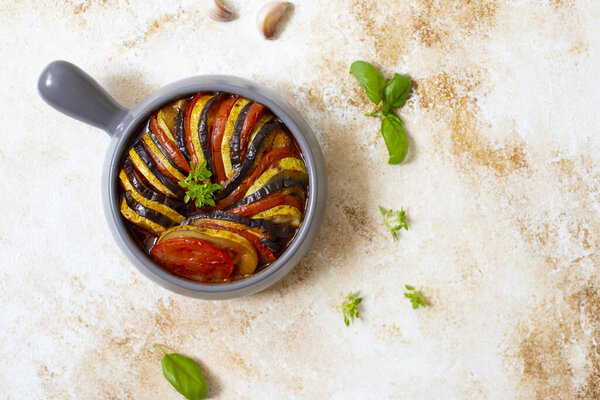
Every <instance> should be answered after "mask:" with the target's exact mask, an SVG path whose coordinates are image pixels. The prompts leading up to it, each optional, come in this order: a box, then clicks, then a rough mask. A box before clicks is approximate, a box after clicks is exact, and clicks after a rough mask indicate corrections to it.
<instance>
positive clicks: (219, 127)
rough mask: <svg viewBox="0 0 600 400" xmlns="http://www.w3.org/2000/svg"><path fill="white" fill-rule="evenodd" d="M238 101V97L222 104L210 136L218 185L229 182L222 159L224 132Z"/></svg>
mask: <svg viewBox="0 0 600 400" xmlns="http://www.w3.org/2000/svg"><path fill="white" fill-rule="evenodd" d="M237 99H238V96H234V97H230V98H228V99H227V100H225V101H223V102H222V103H221V105H220V106H219V109H218V111H217V116H216V118H215V123H214V125H213V128H212V132H211V135H210V151H211V152H212V156H213V162H214V164H215V175H216V178H217V183H221V182H225V181H226V180H227V176H226V175H225V168H224V167H223V158H222V157H221V142H222V141H223V132H225V125H227V118H228V117H229V113H230V112H231V107H233V105H234V104H235V102H236V101H237Z"/></svg>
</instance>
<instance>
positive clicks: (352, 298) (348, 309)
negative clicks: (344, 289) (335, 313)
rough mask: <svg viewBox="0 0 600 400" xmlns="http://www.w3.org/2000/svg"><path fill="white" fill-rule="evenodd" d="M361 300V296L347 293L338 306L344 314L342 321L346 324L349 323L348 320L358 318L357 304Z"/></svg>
mask: <svg viewBox="0 0 600 400" xmlns="http://www.w3.org/2000/svg"><path fill="white" fill-rule="evenodd" d="M361 301H362V297H357V296H356V295H354V294H352V293H349V294H348V296H346V299H345V300H344V302H343V303H342V305H341V306H338V308H339V309H340V310H342V314H344V323H345V324H346V326H349V325H350V321H354V318H358V305H359V304H360V302H361Z"/></svg>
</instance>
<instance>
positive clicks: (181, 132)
mask: <svg viewBox="0 0 600 400" xmlns="http://www.w3.org/2000/svg"><path fill="white" fill-rule="evenodd" d="M186 109H187V107H183V108H181V109H180V110H179V114H177V118H176V119H175V143H177V148H178V149H179V151H180V152H181V154H183V156H184V157H185V159H186V160H187V161H188V162H189V161H190V160H191V157H190V153H189V152H188V149H187V147H185V121H186V118H185V115H186Z"/></svg>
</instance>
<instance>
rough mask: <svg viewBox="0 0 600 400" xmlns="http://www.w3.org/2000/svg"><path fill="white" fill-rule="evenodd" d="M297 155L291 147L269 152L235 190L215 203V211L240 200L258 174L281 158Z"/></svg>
mask: <svg viewBox="0 0 600 400" xmlns="http://www.w3.org/2000/svg"><path fill="white" fill-rule="evenodd" d="M297 155H298V152H297V151H296V149H294V148H293V147H284V148H281V149H275V150H271V151H270V152H268V153H267V154H265V155H264V156H263V157H262V158H261V159H260V162H259V163H258V165H257V166H256V167H254V169H253V170H252V171H250V173H248V175H247V176H246V178H245V179H244V180H243V181H242V182H240V184H239V185H238V186H237V187H236V188H235V190H234V191H233V192H231V193H230V194H229V195H228V196H227V197H225V198H224V199H221V200H219V202H217V204H216V205H215V208H216V209H217V210H222V209H224V208H225V207H227V206H229V205H231V204H233V203H235V202H236V201H239V200H241V199H242V197H244V194H246V191H247V190H248V189H249V188H250V186H252V184H253V183H254V181H255V180H256V179H257V178H258V177H259V176H260V174H262V173H263V172H265V171H266V170H267V169H268V168H270V167H271V166H272V165H273V164H275V163H277V162H279V160H281V159H282V158H285V157H294V156H297Z"/></svg>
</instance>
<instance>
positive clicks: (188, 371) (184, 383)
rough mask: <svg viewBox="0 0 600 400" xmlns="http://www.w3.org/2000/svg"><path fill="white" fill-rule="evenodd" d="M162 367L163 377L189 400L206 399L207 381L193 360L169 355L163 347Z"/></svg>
mask: <svg viewBox="0 0 600 400" xmlns="http://www.w3.org/2000/svg"><path fill="white" fill-rule="evenodd" d="M156 347H158V348H159V349H160V350H161V351H162V352H163V353H164V355H165V356H164V357H163V359H162V362H161V365H162V370H163V375H164V376H165V378H167V380H168V381H169V383H171V385H173V387H174V388H175V389H176V390H177V391H178V392H179V393H181V394H182V395H183V396H184V397H185V398H186V399H188V400H201V399H203V398H205V397H206V381H205V380H204V375H202V371H201V370H200V367H199V366H198V364H196V362H195V361H194V360H192V359H191V358H188V357H185V356H182V355H181V354H176V353H167V352H166V351H165V350H163V348H162V347H160V346H158V345H157V346H156Z"/></svg>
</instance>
